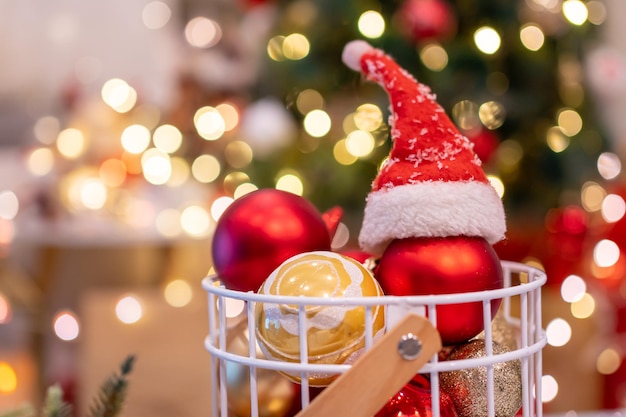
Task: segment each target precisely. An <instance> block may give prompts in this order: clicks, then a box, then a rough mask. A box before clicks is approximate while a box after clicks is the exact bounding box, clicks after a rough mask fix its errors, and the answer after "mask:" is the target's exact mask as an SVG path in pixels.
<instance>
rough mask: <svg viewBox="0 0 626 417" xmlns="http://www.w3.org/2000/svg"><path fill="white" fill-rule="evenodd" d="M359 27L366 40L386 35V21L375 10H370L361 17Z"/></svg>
mask: <svg viewBox="0 0 626 417" xmlns="http://www.w3.org/2000/svg"><path fill="white" fill-rule="evenodd" d="M357 27H358V28H359V32H360V33H361V35H363V36H365V37H366V38H370V39H376V38H380V37H381V36H382V35H383V33H385V19H384V18H383V16H382V15H381V14H380V13H378V12H377V11H374V10H368V11H366V12H364V13H363V14H361V16H360V17H359V20H358V23H357Z"/></svg>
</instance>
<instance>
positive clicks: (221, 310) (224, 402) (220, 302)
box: [217, 297, 228, 417]
mask: <svg viewBox="0 0 626 417" xmlns="http://www.w3.org/2000/svg"><path fill="white" fill-rule="evenodd" d="M225 304H226V303H225V302H224V297H219V298H218V299H217V313H218V317H219V328H220V335H221V336H222V337H220V338H219V339H218V345H219V347H220V350H226V333H225V332H224V333H222V332H221V330H222V329H226V306H225ZM220 407H221V416H222V417H228V391H227V390H226V362H225V361H223V360H222V361H220Z"/></svg>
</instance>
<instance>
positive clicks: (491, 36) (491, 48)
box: [474, 26, 502, 55]
mask: <svg viewBox="0 0 626 417" xmlns="http://www.w3.org/2000/svg"><path fill="white" fill-rule="evenodd" d="M501 42H502V40H501V38H500V34H499V33H498V32H497V31H496V30H495V29H494V28H492V27H489V26H483V27H481V28H478V29H477V30H476V32H474V43H475V44H476V47H477V48H478V49H479V50H480V51H481V52H483V53H485V54H487V55H492V54H495V53H496V52H497V51H498V49H500V44H501Z"/></svg>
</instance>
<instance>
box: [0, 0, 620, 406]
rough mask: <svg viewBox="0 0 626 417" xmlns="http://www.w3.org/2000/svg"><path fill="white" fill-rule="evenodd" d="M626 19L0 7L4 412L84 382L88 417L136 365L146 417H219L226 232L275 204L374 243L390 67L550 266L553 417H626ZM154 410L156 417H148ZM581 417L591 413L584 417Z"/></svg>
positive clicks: (381, 4)
mask: <svg viewBox="0 0 626 417" xmlns="http://www.w3.org/2000/svg"><path fill="white" fill-rule="evenodd" d="M624 16H626V3H624V2H622V1H621V0H586V1H583V0H516V1H497V0H469V1H467V0H465V1H460V0H390V1H356V0H346V1H341V2H336V1H332V0H292V1H283V0H202V1H201V0H162V1H161V0H154V1H151V0H123V1H122V0H111V1H107V2H81V1H72V0H48V1H35V0H2V1H0V62H2V64H1V65H0V249H1V251H0V413H1V412H2V411H3V410H10V409H13V408H16V407H21V406H22V405H23V404H27V403H28V404H38V403H39V402H40V401H41V396H42V392H43V389H44V387H46V386H48V385H50V384H52V383H59V384H61V386H62V387H63V389H64V392H65V395H66V397H67V399H68V401H70V402H72V403H73V404H75V405H76V407H77V409H79V410H85V407H86V405H87V403H88V401H89V399H90V398H91V396H92V395H93V394H94V391H95V390H97V388H98V386H99V384H100V383H101V382H102V380H103V379H104V378H105V377H106V376H107V375H109V374H110V372H112V371H113V370H114V369H116V367H117V366H118V364H119V363H120V362H121V361H122V360H123V359H124V357H125V356H126V355H127V354H129V353H135V354H137V357H138V360H137V364H136V369H135V370H134V375H133V380H132V388H131V392H130V394H129V398H128V405H127V407H128V415H132V414H137V415H153V416H161V415H163V416H166V415H167V416H172V415H178V416H200V415H207V413H208V410H209V406H208V396H209V385H210V374H209V358H208V354H207V353H206V351H205V350H204V348H203V345H202V343H203V339H204V337H205V335H206V332H207V324H206V322H207V318H206V316H207V314H206V298H205V294H204V293H203V291H202V288H201V281H202V279H203V278H204V277H205V276H206V275H207V274H208V273H210V272H211V256H210V242H211V236H212V231H213V229H214V227H215V224H216V220H217V219H218V218H219V216H220V214H221V213H222V212H223V210H224V209H225V208H226V207H227V206H228V205H229V204H230V203H231V202H232V201H233V200H234V199H235V198H237V197H239V196H241V195H244V194H245V193H247V192H250V191H251V190H255V189H258V188H267V187H275V188H279V189H282V190H287V191H290V192H293V193H295V194H299V195H301V196H303V197H305V198H306V199H308V200H309V201H311V202H312V203H313V204H314V205H315V206H316V207H317V208H318V209H319V210H320V212H325V211H327V210H330V209H331V208H333V207H340V208H341V209H342V210H343V217H342V221H341V224H340V226H339V228H338V231H337V234H336V235H335V239H334V241H333V248H335V249H337V250H348V249H350V248H355V247H356V243H355V240H356V236H357V235H358V231H359V227H360V221H361V215H362V210H363V206H364V199H365V196H366V195H367V193H368V191H369V189H370V184H371V181H372V179H373V178H374V176H375V174H376V171H377V168H378V167H379V166H380V163H381V162H382V161H383V159H384V158H385V157H386V155H387V153H388V151H389V147H390V144H389V140H388V133H389V132H388V130H389V129H388V125H387V117H388V98H387V97H386V95H385V93H384V91H382V90H381V89H380V88H379V87H378V86H376V85H373V84H371V83H366V82H364V81H363V80H362V79H361V77H360V75H359V74H357V73H355V72H353V71H351V70H349V69H347V68H345V67H344V65H343V64H342V62H341V51H342V49H343V46H344V45H345V43H346V42H348V41H350V40H352V39H366V40H368V41H369V42H370V43H371V44H373V45H375V46H377V47H381V48H383V49H385V50H386V51H387V52H388V53H389V54H390V55H392V56H393V57H394V58H396V60H397V61H398V62H399V63H400V64H401V65H402V66H404V67H405V68H407V69H408V70H409V71H410V72H411V73H412V74H414V75H415V76H416V77H417V78H418V79H419V80H420V81H422V82H423V83H425V84H427V85H429V86H431V87H432V89H433V91H434V92H435V93H436V94H437V97H438V100H439V102H440V103H441V104H442V106H443V107H444V108H445V109H446V110H447V112H448V114H449V115H451V116H452V118H453V120H454V121H455V122H456V124H457V125H458V126H459V128H460V129H461V130H462V132H463V133H464V134H465V135H467V136H468V137H469V138H470V139H471V140H472V141H473V142H474V144H475V148H474V149H475V151H476V152H477V154H478V156H479V157H480V158H481V159H482V161H483V163H484V168H485V171H486V172H487V174H488V175H489V178H490V180H491V181H492V183H493V184H494V186H495V187H496V189H497V190H498V192H499V193H500V194H501V196H502V198H503V201H504V204H505V209H506V212H507V215H508V220H507V221H508V227H509V230H508V234H507V239H506V240H505V241H503V242H501V243H499V244H498V245H497V246H496V250H497V251H498V254H499V255H500V257H501V258H502V259H508V260H514V261H520V262H526V263H529V264H532V265H533V266H537V267H541V268H543V269H544V270H545V271H546V272H547V274H548V283H547V284H546V286H545V288H544V290H543V291H544V294H543V302H544V307H543V314H544V317H543V322H544V326H545V327H546V330H547V335H548V343H549V344H548V346H547V347H546V348H545V350H544V377H543V398H544V402H545V404H544V406H545V412H554V413H564V412H569V411H575V412H583V411H588V410H604V409H618V408H620V407H626V361H625V355H626V341H625V337H626V280H625V278H626V260H625V258H624V251H626V229H625V227H626V219H624V218H623V216H624V213H625V212H626V204H625V200H624V199H625V198H626V183H625V182H624V174H623V173H622V163H621V160H622V159H623V158H624V153H625V152H626V117H624V114H626V38H625V37H624V36H623V25H624ZM148 413H149V414H148ZM570 415H571V414H570Z"/></svg>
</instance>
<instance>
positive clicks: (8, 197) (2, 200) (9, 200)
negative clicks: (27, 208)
mask: <svg viewBox="0 0 626 417" xmlns="http://www.w3.org/2000/svg"><path fill="white" fill-rule="evenodd" d="M19 209H20V202H19V200H18V199H17V196H16V195H15V193H14V192H13V191H9V190H5V191H2V192H0V217H1V218H3V219H5V220H12V219H13V218H15V216H17V213H18V211H19Z"/></svg>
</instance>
